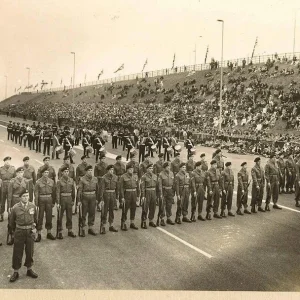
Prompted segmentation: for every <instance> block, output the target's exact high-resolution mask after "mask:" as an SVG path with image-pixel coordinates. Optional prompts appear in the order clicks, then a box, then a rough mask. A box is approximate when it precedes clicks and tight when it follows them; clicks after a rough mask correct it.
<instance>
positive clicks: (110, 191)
mask: <svg viewBox="0 0 300 300" xmlns="http://www.w3.org/2000/svg"><path fill="white" fill-rule="evenodd" d="M115 191H116V190H105V192H107V193H114V192H115Z"/></svg>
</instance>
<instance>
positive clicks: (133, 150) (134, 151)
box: [129, 147, 137, 154]
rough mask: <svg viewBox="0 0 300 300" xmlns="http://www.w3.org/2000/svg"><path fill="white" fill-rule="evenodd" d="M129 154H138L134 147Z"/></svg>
mask: <svg viewBox="0 0 300 300" xmlns="http://www.w3.org/2000/svg"><path fill="white" fill-rule="evenodd" d="M129 153H132V154H137V151H136V149H135V148H134V147H133V148H131V149H130V150H129Z"/></svg>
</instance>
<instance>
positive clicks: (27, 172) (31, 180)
mask: <svg viewBox="0 0 300 300" xmlns="http://www.w3.org/2000/svg"><path fill="white" fill-rule="evenodd" d="M23 162H24V165H23V168H24V175H23V177H24V178H25V179H27V181H28V191H29V201H30V202H32V201H33V187H34V185H35V183H36V172H35V169H34V167H33V166H31V165H30V164H29V157H28V156H25V157H24V158H23Z"/></svg>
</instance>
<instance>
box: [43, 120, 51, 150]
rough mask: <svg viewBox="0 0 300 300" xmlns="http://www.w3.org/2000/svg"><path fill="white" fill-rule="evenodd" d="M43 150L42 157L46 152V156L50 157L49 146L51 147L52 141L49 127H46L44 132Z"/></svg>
mask: <svg viewBox="0 0 300 300" xmlns="http://www.w3.org/2000/svg"><path fill="white" fill-rule="evenodd" d="M43 135H44V150H43V154H44V156H45V155H46V151H47V155H48V156H49V155H50V145H51V139H52V132H51V125H48V128H47V129H46V130H45V131H44V134H43Z"/></svg>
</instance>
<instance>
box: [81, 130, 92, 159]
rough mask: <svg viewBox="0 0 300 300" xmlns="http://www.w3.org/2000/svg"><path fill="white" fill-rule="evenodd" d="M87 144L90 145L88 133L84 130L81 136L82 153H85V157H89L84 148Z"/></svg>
mask: <svg viewBox="0 0 300 300" xmlns="http://www.w3.org/2000/svg"><path fill="white" fill-rule="evenodd" d="M88 146H91V144H90V138H89V134H88V133H87V132H84V133H83V138H82V147H83V155H87V158H90V156H89V153H88V152H87V151H86V148H87V147H88Z"/></svg>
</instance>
